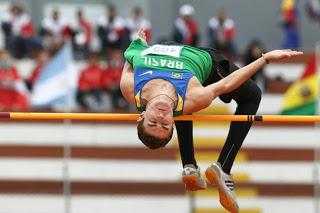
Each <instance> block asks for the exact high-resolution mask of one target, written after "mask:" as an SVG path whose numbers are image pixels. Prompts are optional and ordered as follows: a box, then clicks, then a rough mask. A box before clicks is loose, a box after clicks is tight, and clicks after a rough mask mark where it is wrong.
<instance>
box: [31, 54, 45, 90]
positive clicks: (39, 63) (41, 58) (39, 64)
mask: <svg viewBox="0 0 320 213" xmlns="http://www.w3.org/2000/svg"><path fill="white" fill-rule="evenodd" d="M49 59H50V56H49V53H48V52H47V51H46V50H40V51H39V52H38V54H37V55H36V58H35V63H36V66H35V68H34V69H33V71H32V73H31V75H30V77H29V78H28V79H27V80H26V84H27V87H28V89H29V90H30V91H32V88H33V85H34V83H35V82H36V80H37V79H38V77H39V76H40V74H41V71H42V69H43V68H44V66H45V65H46V64H47V63H48V61H49Z"/></svg>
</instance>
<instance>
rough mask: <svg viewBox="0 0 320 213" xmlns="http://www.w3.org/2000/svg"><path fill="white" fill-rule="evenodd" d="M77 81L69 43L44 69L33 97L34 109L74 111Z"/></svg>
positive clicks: (36, 84) (35, 85)
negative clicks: (49, 108) (50, 108)
mask: <svg viewBox="0 0 320 213" xmlns="http://www.w3.org/2000/svg"><path fill="white" fill-rule="evenodd" d="M77 79H78V74H77V72H76V70H75V68H74V64H73V56H72V49H71V44H70V43H69V42H68V43H66V44H65V45H64V47H63V48H62V49H61V50H60V51H59V52H58V53H57V54H56V55H55V56H54V57H53V58H52V60H51V61H50V62H49V63H48V64H47V65H46V66H45V67H44V68H43V70H42V72H41V74H40V76H39V78H38V79H37V81H36V82H35V84H34V89H33V93H32V95H31V104H32V107H35V108H48V107H53V108H55V109H59V110H72V108H73V107H74V106H75V94H76V89H77V84H78V80H77Z"/></svg>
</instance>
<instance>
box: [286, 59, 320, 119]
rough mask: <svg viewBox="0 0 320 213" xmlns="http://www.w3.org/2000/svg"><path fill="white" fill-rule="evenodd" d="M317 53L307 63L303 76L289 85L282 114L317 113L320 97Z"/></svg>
mask: <svg viewBox="0 0 320 213" xmlns="http://www.w3.org/2000/svg"><path fill="white" fill-rule="evenodd" d="M316 61H317V60H316V55H315V54H314V55H313V56H312V58H311V59H310V60H309V62H308V63H307V65H306V70H305V72H304V73H303V75H302V77H301V78H300V79H299V80H298V81H297V82H295V83H294V84H293V85H291V86H290V87H289V89H288V90H287V92H286V94H285V98H284V103H283V106H282V111H281V114H283V115H315V114H316V113H317V102H318V98H319V81H318V76H317V66H316Z"/></svg>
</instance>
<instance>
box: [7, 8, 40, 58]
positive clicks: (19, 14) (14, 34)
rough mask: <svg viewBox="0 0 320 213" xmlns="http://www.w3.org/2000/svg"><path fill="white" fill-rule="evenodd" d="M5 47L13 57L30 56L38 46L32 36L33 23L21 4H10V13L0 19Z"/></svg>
mask: <svg viewBox="0 0 320 213" xmlns="http://www.w3.org/2000/svg"><path fill="white" fill-rule="evenodd" d="M1 25H2V30H3V33H4V35H5V47H6V49H8V50H9V51H10V53H11V54H12V55H13V57H15V58H22V57H25V56H30V54H31V53H32V50H34V49H37V48H40V43H39V42H37V41H36V39H35V38H34V35H33V34H34V30H33V24H32V22H31V19H30V16H29V15H28V14H27V13H26V12H25V10H24V8H23V6H22V5H20V4H18V3H14V4H12V6H11V8H10V13H9V14H7V15H6V16H5V18H4V19H3V20H2V24H1Z"/></svg>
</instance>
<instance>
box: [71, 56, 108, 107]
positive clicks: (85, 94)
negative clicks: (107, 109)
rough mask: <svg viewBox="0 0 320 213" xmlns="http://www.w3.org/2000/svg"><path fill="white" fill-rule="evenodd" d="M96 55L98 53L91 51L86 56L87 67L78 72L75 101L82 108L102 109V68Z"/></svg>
mask: <svg viewBox="0 0 320 213" xmlns="http://www.w3.org/2000/svg"><path fill="white" fill-rule="evenodd" d="M98 57H99V56H98V54H96V53H91V54H90V56H89V58H88V65H87V67H85V68H84V69H83V70H82V71H81V74H80V78H79V84H78V93H77V102H78V104H79V105H80V106H81V108H82V109H84V110H101V109H103V103H102V94H101V79H102V72H103V69H102V68H101V66H100V64H99V59H98ZM92 98H93V99H92Z"/></svg>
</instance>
